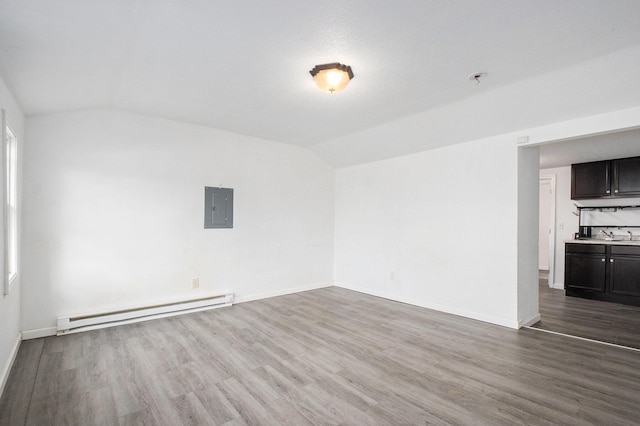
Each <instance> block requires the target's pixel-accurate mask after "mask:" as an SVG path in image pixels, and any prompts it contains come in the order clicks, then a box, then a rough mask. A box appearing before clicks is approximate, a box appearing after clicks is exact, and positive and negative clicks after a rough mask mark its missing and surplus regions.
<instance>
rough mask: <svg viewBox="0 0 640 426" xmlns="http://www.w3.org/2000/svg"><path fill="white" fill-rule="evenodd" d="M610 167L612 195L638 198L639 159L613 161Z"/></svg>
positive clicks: (639, 188) (639, 181)
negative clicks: (611, 171) (611, 172)
mask: <svg viewBox="0 0 640 426" xmlns="http://www.w3.org/2000/svg"><path fill="white" fill-rule="evenodd" d="M611 165H612V170H613V187H612V190H613V195H614V196H617V197H638V196H640V157H633V158H622V159H620V160H613V161H612V162H611Z"/></svg>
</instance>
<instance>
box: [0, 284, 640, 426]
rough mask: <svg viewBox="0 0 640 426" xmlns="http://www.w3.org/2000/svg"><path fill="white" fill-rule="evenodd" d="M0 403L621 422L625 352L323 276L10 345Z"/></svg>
mask: <svg viewBox="0 0 640 426" xmlns="http://www.w3.org/2000/svg"><path fill="white" fill-rule="evenodd" d="M572 315H574V316H573V317H574V318H577V317H580V316H584V315H585V314H584V313H580V314H578V313H575V314H572ZM0 408H1V410H0V425H15V424H20V425H22V424H34V425H41V424H83V425H88V424H114V425H115V424H120V425H134V424H151V425H181V424H212V425H229V426H235V425H247V424H249V425H253V424H265V425H275V424H284V425H304V424H310V425H319V424H326V425H343V424H358V425H368V424H371V425H377V424H380V425H388V424H436V425H448V424H456V425H457V424H465V425H467V424H471V425H473V424H478V425H517V424H527V425H536V424H568V425H572V424H575V425H589V424H592V425H603V424H607V425H625V424H637V422H638V419H640V355H638V353H637V352H633V351H631V350H627V349H620V348H616V347H611V346H605V345H601V344H597V343H590V342H586V341H580V340H576V339H571V338H567V337H564V336H559V335H553V334H548V333H540V332H538V331H534V330H530V329H523V330H519V331H516V330H511V329H507V328H504V327H499V326H493V325H490V324H486V323H482V322H479V321H473V320H469V319H465V318H461V317H456V316H453V315H447V314H443V313H439V312H435V311H431V310H427V309H422V308H418V307H415V306H410V305H405V304H401V303H396V302H392V301H388V300H384V299H380V298H376V297H372V296H368V295H364V294H361V293H357V292H352V291H348V290H344V289H339V288H325V289H319V290H313V291H308V292H304V293H298V294H292V295H287V296H281V297H276V298H272V299H266V300H262V301H256V302H249V303H243V304H240V305H236V306H233V307H231V308H224V309H219V310H213V311H206V312H199V313H195V314H190V315H183V316H179V317H173V318H166V319H161V320H156V321H148V322H144V323H138V324H131V325H127V326H121V327H114V328H110V329H104V330H95V331H91V332H86V333H81V334H76V335H69V336H64V337H51V338H45V339H37V340H33V341H28V342H24V343H23V346H22V347H21V349H20V352H19V354H18V358H17V360H16V363H15V365H14V368H13V369H12V372H11V374H10V378H9V381H8V383H7V390H6V391H5V393H4V395H3V397H2V399H1V400H0Z"/></svg>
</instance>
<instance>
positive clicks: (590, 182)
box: [571, 161, 611, 200]
mask: <svg viewBox="0 0 640 426" xmlns="http://www.w3.org/2000/svg"><path fill="white" fill-rule="evenodd" d="M610 195H611V162H610V161H596V162H594V163H581V164H572V165H571V199H572V200H576V199H581V198H600V197H609V196H610Z"/></svg>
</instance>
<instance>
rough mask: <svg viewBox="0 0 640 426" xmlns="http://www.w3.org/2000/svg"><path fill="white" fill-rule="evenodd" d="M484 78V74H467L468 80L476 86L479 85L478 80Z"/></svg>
mask: <svg viewBox="0 0 640 426" xmlns="http://www.w3.org/2000/svg"><path fill="white" fill-rule="evenodd" d="M486 76H487V73H486V72H474V73H473V74H469V80H471V81H475V82H476V84H480V80H482V79H484V78H485V77H486Z"/></svg>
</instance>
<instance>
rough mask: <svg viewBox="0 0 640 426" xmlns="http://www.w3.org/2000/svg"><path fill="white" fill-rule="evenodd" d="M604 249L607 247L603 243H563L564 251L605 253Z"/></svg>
mask: <svg viewBox="0 0 640 426" xmlns="http://www.w3.org/2000/svg"><path fill="white" fill-rule="evenodd" d="M606 251H607V249H606V246H605V245H604V244H578V243H567V244H565V252H566V253H593V254H605V252H606Z"/></svg>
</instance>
